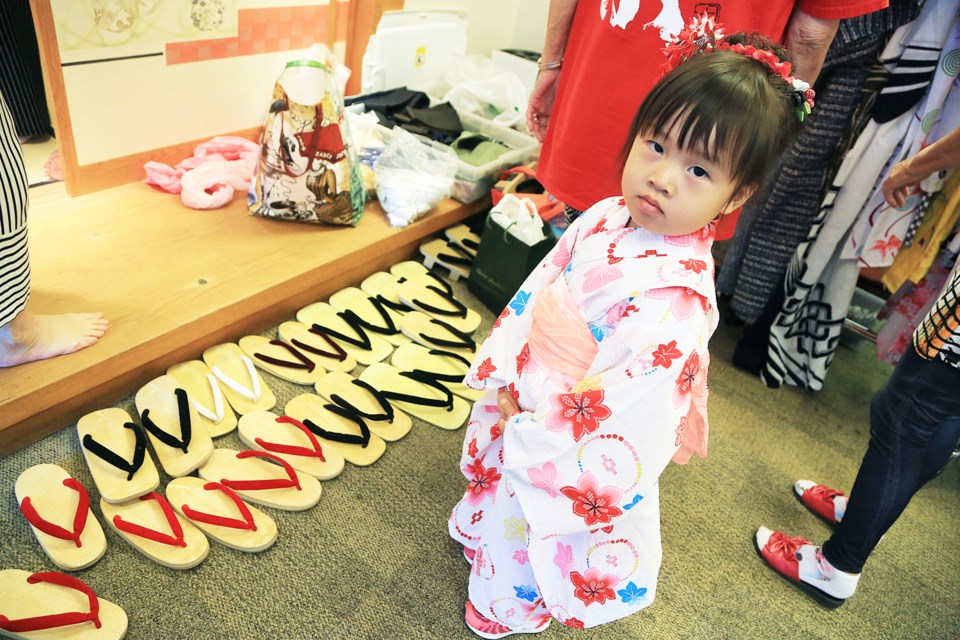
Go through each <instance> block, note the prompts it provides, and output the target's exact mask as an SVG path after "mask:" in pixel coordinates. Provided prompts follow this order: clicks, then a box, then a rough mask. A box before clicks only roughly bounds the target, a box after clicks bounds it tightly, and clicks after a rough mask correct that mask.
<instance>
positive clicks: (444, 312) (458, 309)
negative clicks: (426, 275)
mask: <svg viewBox="0 0 960 640" xmlns="http://www.w3.org/2000/svg"><path fill="white" fill-rule="evenodd" d="M426 288H427V289H429V290H430V291H433V292H434V293H436V294H437V295H438V296H440V297H441V298H443V299H444V300H446V301H447V302H449V303H450V305H451V306H453V309H452V310H451V309H441V308H440V307H434V306H433V305H430V304H427V303H426V302H421V301H419V300H417V299H416V298H414V299H413V301H414V303H416V305H417V306H418V307H419V308H421V309H423V310H424V311H426V312H427V313H435V314H437V315H441V316H452V317H454V318H466V317H467V305H465V304H463V303H462V302H460V301H459V300H457V299H456V298H454V297H453V296H452V295H447V294H445V293H444V292H443V291H441V290H440V289H438V288H437V287H434V286H433V285H427V287H426Z"/></svg>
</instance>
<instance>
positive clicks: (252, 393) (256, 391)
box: [210, 356, 261, 402]
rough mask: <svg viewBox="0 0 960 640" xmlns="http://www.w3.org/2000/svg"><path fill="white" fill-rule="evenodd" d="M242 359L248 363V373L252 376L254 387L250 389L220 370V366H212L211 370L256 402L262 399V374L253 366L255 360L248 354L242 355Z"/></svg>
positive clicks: (226, 383)
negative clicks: (259, 374)
mask: <svg viewBox="0 0 960 640" xmlns="http://www.w3.org/2000/svg"><path fill="white" fill-rule="evenodd" d="M240 360H241V361H242V362H243V364H245V365H246V367H247V374H248V375H249V376H250V381H251V382H252V383H253V387H252V388H250V389H248V388H246V387H244V386H243V385H242V384H240V383H239V382H237V381H236V380H233V379H232V378H230V377H229V376H228V375H227V374H225V373H224V372H223V371H221V370H220V367H218V366H216V365H214V366H213V367H211V368H210V370H211V371H212V372H213V375H215V376H216V377H217V380H219V381H220V382H222V383H223V384H225V385H227V386H228V387H230V388H231V389H233V390H234V391H236V392H237V393H239V394H240V395H241V396H243V397H244V398H247V399H248V400H250V401H252V402H256V401H257V400H259V399H260V392H261V389H260V376H258V375H257V370H256V369H255V368H254V367H253V360H251V359H250V358H248V357H247V356H240Z"/></svg>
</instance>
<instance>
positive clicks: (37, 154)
mask: <svg viewBox="0 0 960 640" xmlns="http://www.w3.org/2000/svg"><path fill="white" fill-rule="evenodd" d="M21 146H22V147H23V160H24V163H25V164H26V165H27V181H28V182H29V184H30V186H31V187H35V186H37V185H39V184H46V183H47V182H52V179H51V178H50V176H49V175H47V173H46V171H44V168H43V163H45V162H46V161H47V158H49V157H50V154H51V153H53V152H54V151H56V150H57V140H56V138H54V137H52V136H48V135H42V136H36V137H33V138H30V139H29V140H27V141H26V142H24V143H23V144H22V145H21Z"/></svg>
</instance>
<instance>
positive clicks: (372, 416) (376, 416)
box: [330, 378, 394, 424]
mask: <svg viewBox="0 0 960 640" xmlns="http://www.w3.org/2000/svg"><path fill="white" fill-rule="evenodd" d="M351 382H352V383H353V384H355V385H357V386H358V387H360V388H361V389H365V390H366V391H367V392H368V393H369V394H370V395H372V396H373V397H374V398H375V399H376V401H377V404H379V405H380V408H382V409H383V413H366V412H364V411H360V409H357V408H356V407H355V406H353V405H352V404H350V403H349V402H348V401H346V400H344V399H343V398H342V397H341V396H339V395H337V394H336V393H331V394H330V400H332V401H333V403H334V404H336V405H339V406H341V407H343V408H344V409H346V410H347V411H350V412H352V413H355V414H356V415H358V416H360V417H362V418H366V419H367V420H374V421H376V422H389V423H390V424H393V415H394V413H393V405H392V404H390V402H389V401H388V400H387V399H386V397H385V396H384V395H383V394H382V393H380V392H379V391H377V390H376V389H374V388H373V387H371V386H370V385H369V384H367V383H366V382H364V381H363V380H357V379H356V378H354V379H353V380H352V381H351Z"/></svg>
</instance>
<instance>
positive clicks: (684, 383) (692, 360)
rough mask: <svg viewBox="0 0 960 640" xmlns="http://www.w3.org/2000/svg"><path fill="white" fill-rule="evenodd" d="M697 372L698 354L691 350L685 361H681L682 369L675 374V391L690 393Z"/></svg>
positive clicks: (698, 367)
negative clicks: (678, 373)
mask: <svg viewBox="0 0 960 640" xmlns="http://www.w3.org/2000/svg"><path fill="white" fill-rule="evenodd" d="M698 373H700V354H698V353H697V352H696V351H691V352H690V355H689V356H688V357H687V361H686V362H684V363H683V370H682V371H681V372H680V375H679V376H677V391H678V392H680V393H682V394H686V393H690V390H691V389H693V383H694V381H696V379H697V374H698Z"/></svg>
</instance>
